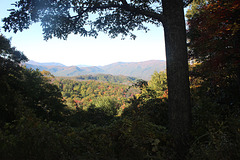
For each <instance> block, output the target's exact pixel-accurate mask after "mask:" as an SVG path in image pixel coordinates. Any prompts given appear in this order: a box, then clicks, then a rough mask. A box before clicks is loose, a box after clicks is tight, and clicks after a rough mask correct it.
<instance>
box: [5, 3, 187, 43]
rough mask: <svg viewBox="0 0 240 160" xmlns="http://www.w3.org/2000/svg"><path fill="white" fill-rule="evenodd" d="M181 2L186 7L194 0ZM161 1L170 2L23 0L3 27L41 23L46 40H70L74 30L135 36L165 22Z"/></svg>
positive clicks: (9, 27) (19, 29) (13, 28)
mask: <svg viewBox="0 0 240 160" xmlns="http://www.w3.org/2000/svg"><path fill="white" fill-rule="evenodd" d="M178 1H179V0H178ZM180 1H181V2H182V6H187V5H188V4H189V3H191V1H192V0H180ZM162 2H164V3H167V5H168V3H169V5H171V3H170V2H167V1H166V2H165V0H163V1H162V0H150V1H145V0H131V1H127V0H118V1H115V0H101V1H99V0H51V1H49V0H30V1H29V0H20V1H17V2H15V3H14V4H13V5H14V7H15V9H11V10H10V11H11V12H10V16H9V17H8V18H4V19H3V22H4V27H3V28H4V29H5V31H10V30H13V31H14V32H15V33H16V32H17V31H22V30H23V29H27V28H29V26H30V25H31V24H32V22H41V26H42V28H43V34H44V39H46V40H47V39H49V38H52V37H58V38H63V39H67V37H68V35H69V34H71V33H74V34H80V35H81V36H93V37H96V36H98V32H99V31H101V32H104V33H107V34H108V35H109V36H110V37H112V38H115V37H117V36H118V35H119V34H121V35H122V36H123V37H125V36H127V35H129V36H130V37H131V38H133V39H134V38H135V37H136V36H135V35H134V33H133V30H135V29H137V30H145V31H147V30H148V28H147V27H146V23H153V24H156V25H160V23H164V21H165V16H164V13H163V7H162ZM16 8H19V9H16Z"/></svg>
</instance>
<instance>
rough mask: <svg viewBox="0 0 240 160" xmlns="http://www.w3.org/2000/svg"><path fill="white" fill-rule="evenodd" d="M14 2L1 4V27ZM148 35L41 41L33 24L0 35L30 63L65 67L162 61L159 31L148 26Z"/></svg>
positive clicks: (10, 0) (5, 1)
mask: <svg viewBox="0 0 240 160" xmlns="http://www.w3.org/2000/svg"><path fill="white" fill-rule="evenodd" d="M14 2H15V0H1V2H0V19H1V22H0V27H1V28H2V25H3V23H2V19H3V18H4V17H6V16H8V14H9V12H8V11H7V9H10V8H12V6H11V3H14ZM149 28H150V31H149V32H148V33H145V32H144V31H136V35H137V38H136V40H130V38H126V39H125V40H121V38H115V39H110V38H109V37H108V36H107V35H105V34H103V33H100V35H99V36H98V38H97V39H95V38H92V37H80V36H79V35H70V36H69V38H68V39H67V40H60V39H57V38H53V39H50V40H48V41H44V40H43V35H42V29H41V26H40V25H39V24H33V25H32V26H31V27H30V29H28V30H24V31H23V32H18V33H17V34H14V33H8V32H7V33H6V32H4V30H3V29H1V33H2V34H3V35H5V36H6V37H7V38H12V41H11V42H12V46H15V47H16V48H17V49H18V50H20V51H22V52H23V53H24V54H25V55H26V56H27V57H28V58H29V59H30V60H34V61H37V62H59V63H62V64H65V65H68V66H70V65H80V64H81V65H93V66H99V65H107V64H111V63H115V62H140V61H146V60H165V45H164V34H163V28H162V27H156V26H153V25H149Z"/></svg>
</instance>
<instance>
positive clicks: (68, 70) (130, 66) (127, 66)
mask: <svg viewBox="0 0 240 160" xmlns="http://www.w3.org/2000/svg"><path fill="white" fill-rule="evenodd" d="M24 65H26V67H27V68H32V69H37V68H38V69H39V70H40V71H42V70H46V71H49V72H51V73H52V74H53V75H54V76H63V77H66V76H79V75H87V74H111V75H123V76H130V77H136V78H140V79H144V80H150V79H151V75H152V74H153V73H154V71H157V72H160V71H165V70H166V61H163V60H149V61H143V62H117V63H112V64H109V65H105V66H86V65H78V66H65V65H63V64H61V63H56V62H50V63H39V62H35V61H32V60H30V61H29V62H27V63H25V64H24Z"/></svg>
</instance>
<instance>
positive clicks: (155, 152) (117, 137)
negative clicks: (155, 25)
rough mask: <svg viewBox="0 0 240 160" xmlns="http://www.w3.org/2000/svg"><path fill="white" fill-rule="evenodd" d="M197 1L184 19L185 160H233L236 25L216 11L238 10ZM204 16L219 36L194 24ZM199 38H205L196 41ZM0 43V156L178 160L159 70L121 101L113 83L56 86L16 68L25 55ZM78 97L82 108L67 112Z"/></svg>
mask: <svg viewBox="0 0 240 160" xmlns="http://www.w3.org/2000/svg"><path fill="white" fill-rule="evenodd" d="M198 2H199V1H196V2H194V5H195V6H197V7H192V8H191V9H190V11H192V12H190V14H189V17H188V18H189V33H188V35H189V37H188V38H189V41H190V46H189V51H190V53H189V58H190V59H191V60H193V62H194V63H193V64H192V65H191V70H190V73H191V94H192V102H193V109H192V114H193V119H192V123H193V126H192V128H191V139H190V140H189V141H187V142H184V143H187V144H188V145H189V146H190V147H189V151H188V153H186V155H185V156H186V157H185V159H193V160H196V159H211V160H212V159H213V160H215V159H216V160H219V159H224V160H225V159H240V153H239V150H240V108H239V106H240V98H239V95H240V94H239V86H240V85H239V75H238V74H239V65H238V64H239V63H237V62H239V52H238V51H239V41H238V40H237V37H239V36H237V35H239V28H238V27H237V26H239V21H237V19H234V17H235V14H232V16H231V18H232V19H231V21H227V22H226V21H225V18H226V17H225V16H220V17H219V14H216V13H219V12H221V11H224V12H228V15H231V14H230V13H235V12H237V11H239V3H236V2H237V1H228V3H227V2H226V1H224V2H226V3H220V2H221V1H214V0H211V1H208V3H201V4H198ZM215 2H216V3H215ZM194 5H193V6H194ZM226 6H228V7H227V9H226ZM209 8H210V9H211V10H209ZM209 11H211V12H212V11H214V12H213V13H211V14H212V15H211V17H212V16H213V17H214V13H215V16H216V17H215V19H216V20H217V21H219V22H220V21H221V23H217V24H220V25H223V26H226V28H225V27H223V28H221V29H222V31H221V32H220V31H219V32H217V33H215V31H216V30H211V29H210V30H208V29H205V28H206V27H215V26H214V25H211V26H202V25H201V24H204V23H205V22H206V21H212V19H214V18H210V19H209V18H208V16H204V15H206V14H209V13H208V12H209ZM223 15H224V14H223ZM203 22H204V23H203ZM195 23H198V25H194V24H195ZM213 24H215V23H213ZM231 24H232V25H231ZM229 26H234V27H233V28H232V29H231V27H230V30H229V28H228V27H229ZM216 28H218V27H216ZM237 28H238V29H237ZM206 32H210V33H206ZM230 32H231V33H230ZM195 33H198V34H195ZM203 35H209V36H210V35H212V36H210V37H208V39H205V40H204V41H202V40H203V38H205V37H204V36H203ZM202 36H203V37H202ZM0 38H1V39H0V44H1V45H0V47H1V48H0V49H1V56H0V60H1V61H0V62H1V64H0V67H1V70H0V72H1V74H0V83H1V87H2V88H1V91H0V98H1V99H0V103H1V106H0V110H1V112H0V113H1V116H0V118H1V119H0V159H3V160H15V159H26V160H27V159H29V160H37V159H41V160H42V159H47V160H49V159H50V160H51V159H52V160H55V159H62V160H66V159H71V160H72V159H73V160H75V159H76V160H77V159H81V160H82V159H90V160H91V159H92V160H95V159H96V160H97V159H106V160H108V159H109V160H113V159H116V160H118V159H119V160H128V159H136V160H141V159H144V160H145V159H146V160H153V159H179V157H178V156H177V153H176V150H175V145H176V144H175V143H174V142H175V141H174V138H173V137H171V136H170V134H169V128H168V125H167V124H168V123H169V122H168V118H167V114H168V107H167V103H168V91H167V88H166V75H165V74H164V73H154V75H153V76H152V79H151V80H150V81H149V82H145V81H138V82H137V83H136V85H135V87H138V88H139V90H140V92H138V94H134V95H133V96H132V97H131V96H129V98H126V97H125V98H126V99H125V98H123V97H122V99H121V98H120V97H121V96H123V95H125V94H123V93H124V92H121V87H120V88H118V89H116V88H117V87H119V86H116V85H115V84H114V85H113V84H111V85H110V84H108V83H104V84H102V83H99V82H95V81H89V82H82V83H80V82H78V81H72V80H59V81H57V83H55V84H57V86H58V87H59V88H58V87H57V86H56V85H54V84H53V81H54V80H53V79H52V78H51V75H50V74H48V73H43V74H44V75H45V76H43V75H42V74H41V73H40V72H39V71H35V70H28V69H25V68H22V67H20V66H19V63H20V62H22V61H26V60H27V58H26V57H25V56H24V55H23V54H22V53H21V52H19V51H17V50H16V49H15V48H13V47H11V45H10V41H9V40H7V39H6V38H5V37H4V36H2V35H1V37H0ZM225 41H227V42H228V43H223V42H225ZM203 42H204V43H203ZM213 42H214V43H213ZM196 44H197V45H196ZM201 44H202V45H201ZM209 44H210V45H209ZM214 44H217V45H216V46H215V45H214ZM220 44H225V46H222V45H220ZM219 45H220V46H221V48H218V47H217V46H219ZM209 46H210V47H209ZM203 49H204V52H202V50H203ZM233 57H234V58H233ZM213 62H214V63H213ZM231 62H233V63H231ZM64 85H65V86H64ZM99 85H100V86H102V87H100V88H99ZM82 86H84V87H82ZM122 87H123V88H122V89H123V90H125V89H126V88H124V86H122ZM103 88H105V89H104V90H101V89H103ZM115 89H116V90H115ZM87 90H88V91H87ZM60 91H62V93H63V96H64V97H65V100H66V101H65V102H64V101H62V99H63V97H62V95H61V92H60ZM106 91H108V92H106ZM103 93H104V94H103ZM118 93H119V94H118ZM105 94H106V96H104V95H105ZM112 95H117V96H118V97H115V99H114V98H111V97H112ZM88 96H89V97H88ZM85 97H87V100H86V101H83V102H85V103H78V105H79V106H77V109H74V110H73V109H71V107H72V108H73V107H75V106H76V105H77V103H76V102H78V101H81V100H82V99H84V98H85ZM89 98H91V99H92V101H89ZM118 98H120V100H119V99H118ZM93 99H95V100H93ZM71 100H75V101H74V103H70V102H71ZM76 100H77V101H76ZM67 102H69V103H67ZM123 102H124V103H126V105H125V106H124V109H123V110H121V112H120V110H118V107H119V106H122V105H123ZM65 104H67V105H68V106H66V105H65ZM71 105H72V106H71Z"/></svg>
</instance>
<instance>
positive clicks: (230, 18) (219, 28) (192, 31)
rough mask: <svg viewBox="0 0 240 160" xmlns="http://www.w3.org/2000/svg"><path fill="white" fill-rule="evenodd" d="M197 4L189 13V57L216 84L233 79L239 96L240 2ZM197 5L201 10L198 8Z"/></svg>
mask: <svg viewBox="0 0 240 160" xmlns="http://www.w3.org/2000/svg"><path fill="white" fill-rule="evenodd" d="M198 2H199V1H196V2H195V3H193V6H192V8H191V9H190V10H189V11H188V14H187V17H188V24H189V31H188V38H189V40H190V43H189V46H190V52H189V56H190V58H191V59H194V60H195V61H196V62H198V63H200V64H201V65H198V66H199V67H198V71H199V72H201V75H200V77H202V78H203V79H204V78H208V79H211V81H212V83H213V85H224V84H227V82H228V81H229V80H231V81H232V80H234V81H235V84H237V85H238V87H237V88H238V89H239V93H238V94H240V72H239V70H240V40H239V37H240V20H239V14H240V1H238V0H208V1H207V3H206V1H204V2H202V3H198ZM196 6H198V7H196Z"/></svg>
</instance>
